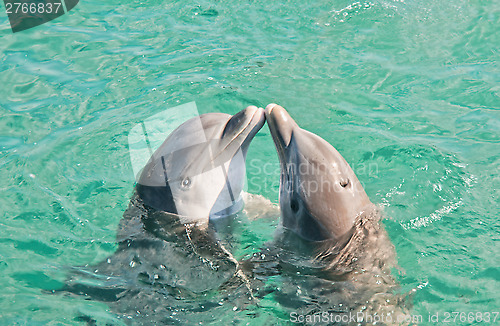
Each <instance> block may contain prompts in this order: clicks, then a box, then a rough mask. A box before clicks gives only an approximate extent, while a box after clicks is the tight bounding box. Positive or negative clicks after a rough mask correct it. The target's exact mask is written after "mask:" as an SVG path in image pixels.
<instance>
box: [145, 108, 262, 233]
mask: <svg viewBox="0 0 500 326" xmlns="http://www.w3.org/2000/svg"><path fill="white" fill-rule="evenodd" d="M264 122H265V115H264V110H263V109H262V108H257V107H255V106H249V107H247V108H246V109H244V110H242V111H240V112H239V113H237V114H235V115H234V116H231V115H229V114H224V113H207V114H203V115H201V116H199V117H196V118H193V119H191V120H188V121H186V122H185V123H183V124H182V125H180V126H179V127H178V128H177V129H175V130H174V131H173V132H172V133H171V134H170V135H169V137H168V138H167V139H166V140H165V142H164V143H163V144H162V145H161V146H160V147H159V148H158V149H157V150H156V152H155V153H154V154H153V155H152V156H151V159H150V160H149V162H148V163H147V164H146V166H145V167H144V169H143V171H142V173H141V175H140V177H139V179H138V182H137V185H136V189H137V194H138V196H139V197H140V198H141V199H142V200H143V202H144V204H146V205H147V206H150V207H152V208H154V209H156V210H159V211H163V212H167V213H172V214H176V215H178V216H179V217H180V220H181V222H182V223H193V222H196V223H199V224H207V222H208V220H209V218H215V217H219V216H224V215H230V214H234V213H236V212H237V211H239V210H240V209H241V208H242V205H243V202H242V200H241V192H242V189H243V186H244V181H245V158H246V153H247V150H248V146H249V144H250V142H251V140H252V139H253V137H254V136H255V134H256V133H257V132H258V131H259V130H260V128H262V126H263V125H264Z"/></svg>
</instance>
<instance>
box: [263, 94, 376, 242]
mask: <svg viewBox="0 0 500 326" xmlns="http://www.w3.org/2000/svg"><path fill="white" fill-rule="evenodd" d="M265 115H266V120H267V122H268V125H269V129H270V131H271V135H272V137H273V140H274V143H275V145H276V149H277V152H278V157H279V160H280V165H281V177H280V197H279V201H280V208H281V214H282V223H283V226H284V227H285V228H287V229H290V230H292V231H294V232H295V233H297V234H298V235H299V236H301V237H302V238H304V239H306V240H311V241H322V240H326V239H340V237H342V236H343V235H344V234H347V233H348V232H349V231H350V230H351V229H352V227H353V225H354V221H355V219H356V217H357V216H358V215H360V214H361V213H362V212H364V211H366V210H369V209H371V208H373V207H374V205H373V204H372V203H371V202H370V200H369V199H368V196H367V195H366V193H365V190H364V189H363V187H362V186H361V183H360V182H359V180H358V178H357V177H356V175H355V174H354V172H353V170H352V169H351V167H350V166H349V164H348V163H347V162H346V160H345V159H344V158H343V157H342V155H340V153H339V152H338V151H337V150H336V149H335V148H334V147H333V146H332V145H330V144H329V143H328V142H327V141H325V140H324V139H322V138H321V137H319V136H317V135H315V134H313V133H311V132H308V131H306V130H304V129H301V128H300V127H299V126H298V125H297V123H296V122H295V121H294V120H293V119H292V118H291V117H290V115H289V114H288V112H287V111H286V110H285V109H284V108H283V107H281V106H279V105H276V104H269V105H268V106H267V107H266V110H265Z"/></svg>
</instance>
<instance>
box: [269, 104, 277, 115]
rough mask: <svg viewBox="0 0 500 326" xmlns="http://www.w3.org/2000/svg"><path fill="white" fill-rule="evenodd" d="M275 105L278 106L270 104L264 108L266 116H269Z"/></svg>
mask: <svg viewBox="0 0 500 326" xmlns="http://www.w3.org/2000/svg"><path fill="white" fill-rule="evenodd" d="M276 105H278V104H276V103H270V104H268V105H267V106H266V114H270V113H271V111H272V110H273V109H274V107H275V106H276Z"/></svg>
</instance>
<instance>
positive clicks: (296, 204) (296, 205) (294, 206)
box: [290, 199, 299, 213]
mask: <svg viewBox="0 0 500 326" xmlns="http://www.w3.org/2000/svg"><path fill="white" fill-rule="evenodd" d="M290 208H291V209H292V212H294V213H297V212H298V210H299V202H298V201H297V200H295V199H292V201H291V202H290Z"/></svg>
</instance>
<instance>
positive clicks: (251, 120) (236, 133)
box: [214, 105, 266, 158]
mask: <svg viewBox="0 0 500 326" xmlns="http://www.w3.org/2000/svg"><path fill="white" fill-rule="evenodd" d="M265 122H266V116H265V113H264V109H263V108H258V107H256V106H253V105H252V106H249V107H247V108H246V109H244V110H242V111H240V112H238V113H237V114H235V115H234V116H232V117H231V119H229V120H228V122H227V123H226V126H225V127H224V131H223V132H222V137H221V138H224V137H228V138H229V137H230V139H229V140H228V141H227V143H226V145H225V146H223V147H221V148H220V149H219V151H218V154H217V155H216V157H217V156H219V155H220V154H222V153H224V152H226V151H227V150H228V149H229V148H230V147H233V146H234V149H235V150H238V149H240V148H241V149H243V151H244V152H245V151H246V149H247V148H248V146H249V145H250V142H251V141H252V139H253V137H254V136H255V135H256V134H257V132H259V130H260V129H261V128H262V127H263V126H264V123H265ZM230 152H232V151H230ZM214 158H215V157H214Z"/></svg>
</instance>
